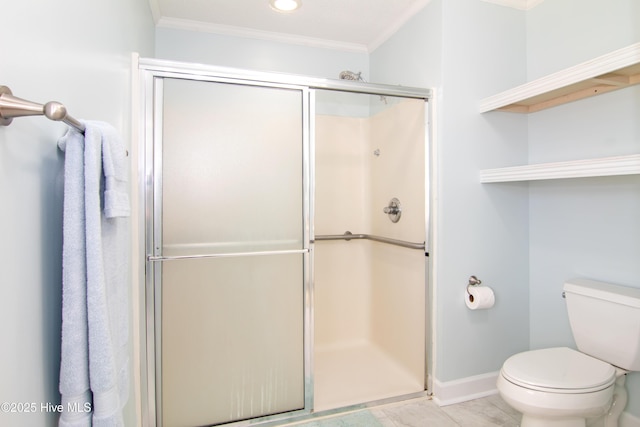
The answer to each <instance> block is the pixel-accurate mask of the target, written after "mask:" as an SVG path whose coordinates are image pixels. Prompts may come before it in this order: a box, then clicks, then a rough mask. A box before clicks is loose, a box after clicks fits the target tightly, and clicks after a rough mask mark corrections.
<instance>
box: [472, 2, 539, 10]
mask: <svg viewBox="0 0 640 427" xmlns="http://www.w3.org/2000/svg"><path fill="white" fill-rule="evenodd" d="M481 1H484V2H487V3H493V4H498V5H500V6H506V7H512V8H514V9H519V10H529V9H533V8H534V7H536V6H537V5H539V4H540V3H542V2H543V1H544V0H481Z"/></svg>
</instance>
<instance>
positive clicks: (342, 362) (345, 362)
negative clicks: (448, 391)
mask: <svg viewBox="0 0 640 427" xmlns="http://www.w3.org/2000/svg"><path fill="white" fill-rule="evenodd" d="M314 364H315V366H314V370H315V376H314V377H315V378H314V383H315V385H314V410H315V411H316V412H318V411H324V410H329V409H336V408H341V407H345V406H349V405H355V404H359V403H365V402H371V401H376V400H381V399H385V398H389V397H395V396H402V395H405V394H410V393H416V392H420V391H423V390H424V382H423V380H422V379H419V378H415V375H411V373H409V372H408V371H407V370H406V369H405V368H404V367H403V366H402V365H401V364H399V363H398V362H397V361H395V360H394V359H393V358H392V357H391V356H389V355H388V354H387V353H386V352H384V351H383V350H381V349H380V348H379V347H378V346H376V345H375V344H372V343H370V342H362V343H358V344H352V345H345V346H340V347H337V346H326V347H322V346H320V347H316V350H315V360H314Z"/></svg>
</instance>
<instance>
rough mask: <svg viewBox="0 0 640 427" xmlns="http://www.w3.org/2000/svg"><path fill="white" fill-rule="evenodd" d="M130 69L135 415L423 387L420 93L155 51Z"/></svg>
mask: <svg viewBox="0 0 640 427" xmlns="http://www.w3.org/2000/svg"><path fill="white" fill-rule="evenodd" d="M140 75H141V82H142V89H143V90H142V92H143V99H144V107H143V110H144V111H143V119H144V122H145V125H144V126H143V128H144V140H145V150H144V153H145V154H144V156H143V157H144V158H143V160H142V162H141V163H142V164H141V166H142V168H143V169H144V182H143V183H141V187H143V188H142V191H143V193H144V197H145V206H146V216H145V218H146V219H145V223H146V227H145V228H146V233H145V247H146V258H147V260H146V270H145V271H146V291H145V292H146V294H145V295H146V303H145V305H146V308H145V310H146V321H147V322H146V323H147V324H146V344H147V359H146V364H147V369H146V376H147V381H146V384H145V386H146V387H145V388H146V395H147V402H146V405H147V406H148V411H147V417H148V421H149V424H150V425H156V426H167V427H169V426H203V425H218V424H228V423H231V424H234V425H248V424H255V423H260V422H263V423H277V422H280V421H282V420H284V419H293V418H295V417H308V416H311V415H312V414H313V413H318V412H322V411H337V410H342V409H343V408H347V407H352V406H353V405H363V404H368V403H371V402H380V401H385V400H394V399H403V398H407V397H409V396H415V395H416V394H423V393H424V392H425V389H426V376H427V363H426V362H427V361H426V342H427V330H428V329H427V325H426V319H427V317H428V316H427V312H426V310H427V307H428V304H427V280H426V277H427V275H426V268H427V260H428V258H427V257H425V252H426V249H425V248H424V242H425V241H426V240H427V237H426V235H427V230H428V221H427V212H428V208H427V206H428V197H427V196H426V195H427V189H428V185H427V176H428V175H427V173H426V165H427V164H428V162H427V159H426V153H427V151H426V146H427V144H426V141H427V135H428V132H427V121H426V118H427V117H428V111H427V109H428V104H427V102H426V101H428V98H429V95H430V92H429V91H428V90H424V89H411V88H402V87H390V86H382V85H372V84H365V83H360V82H343V81H338V80H336V81H331V80H325V79H313V78H305V77H299V76H288V75H280V74H268V73H255V72H248V71H242V70H233V69H224V68H216V67H204V66H195V65H189V64H181V63H175V62H168V61H156V60H140ZM392 199H394V200H397V201H399V205H397V204H394V203H396V202H393V203H391V200H392ZM385 208H386V211H383V209H385ZM398 218H399V220H398V221H397V222H393V221H392V219H393V220H396V219H398ZM346 232H348V233H352V234H353V235H352V238H350V239H348V240H346V239H343V238H342V235H343V234H344V233H346ZM379 237H382V239H379ZM381 240H382V241H381ZM389 242H391V243H389ZM407 242H409V243H407ZM398 244H399V245H398ZM416 248H417V249H416Z"/></svg>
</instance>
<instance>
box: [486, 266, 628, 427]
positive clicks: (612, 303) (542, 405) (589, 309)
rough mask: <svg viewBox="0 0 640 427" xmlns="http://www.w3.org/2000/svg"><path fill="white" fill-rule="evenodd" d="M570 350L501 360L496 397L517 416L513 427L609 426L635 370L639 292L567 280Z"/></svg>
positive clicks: (614, 420)
mask: <svg viewBox="0 0 640 427" xmlns="http://www.w3.org/2000/svg"><path fill="white" fill-rule="evenodd" d="M564 295H565V297H566V300H567V311H568V313H569V321H570V323H571V330H572V331H573V336H574V338H575V341H576V345H577V347H578V351H576V350H573V349H570V348H567V347H559V348H547V349H542V350H533V351H526V352H524V353H519V354H516V355H514V356H511V357H510V358H509V359H507V361H506V362H504V365H503V366H502V369H501V371H500V375H499V377H498V391H499V392H500V395H501V396H502V398H503V399H504V400H505V401H506V402H507V403H508V404H509V405H511V406H512V407H513V408H514V409H516V410H518V411H520V412H522V414H523V416H522V424H521V427H584V426H585V425H586V419H587V418H595V417H600V416H604V425H605V427H617V426H618V418H619V417H620V414H621V413H622V411H623V409H624V406H625V405H626V403H627V392H626V389H625V387H624V379H625V375H626V374H627V373H628V372H630V371H640V289H636V288H629V287H624V286H618V285H612V284H610V283H604V282H596V281H594V280H588V279H573V280H570V281H567V282H566V283H565V284H564Z"/></svg>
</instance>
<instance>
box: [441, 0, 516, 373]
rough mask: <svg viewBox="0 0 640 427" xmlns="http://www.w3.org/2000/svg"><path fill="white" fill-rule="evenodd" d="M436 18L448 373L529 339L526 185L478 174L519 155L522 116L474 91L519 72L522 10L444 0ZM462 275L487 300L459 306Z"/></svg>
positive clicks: (474, 367) (494, 362)
mask: <svg viewBox="0 0 640 427" xmlns="http://www.w3.org/2000/svg"><path fill="white" fill-rule="evenodd" d="M442 19H443V26H442V27H443V38H442V53H443V55H442V63H443V69H442V76H443V84H442V90H441V93H442V101H441V102H442V109H441V110H442V111H441V131H440V133H439V137H438V141H437V144H438V152H439V156H438V165H437V167H438V170H439V171H438V177H437V179H438V180H439V188H438V190H439V197H440V199H439V212H438V213H437V219H438V228H437V230H436V231H437V233H438V237H437V239H438V241H439V244H438V247H436V248H434V252H435V254H434V255H435V257H436V258H435V260H434V261H435V265H434V269H435V273H436V277H435V287H436V301H435V310H436V314H437V317H436V322H437V323H436V327H437V330H436V333H437V337H436V339H437V343H436V355H435V356H436V357H435V360H434V362H435V363H436V366H435V368H436V369H435V377H436V379H437V380H439V381H444V382H446V381H451V380H456V379H459V378H464V377H469V376H474V375H479V374H484V373H488V372H495V371H497V370H499V369H500V366H501V365H502V363H503V361H504V360H505V359H506V358H507V357H508V356H509V355H511V354H513V353H516V352H518V351H522V350H526V349H527V348H528V346H529V335H528V332H529V331H528V325H529V323H528V322H529V316H528V292H527V289H528V239H527V237H528V197H527V193H526V187H524V188H523V186H524V185H526V184H508V185H497V186H487V185H484V184H480V182H479V176H478V174H479V170H480V169H485V168H492V167H499V166H504V165H513V164H521V163H524V162H526V159H527V145H526V144H527V141H526V119H525V118H523V117H518V116H512V115H509V116H503V115H494V114H480V113H479V112H478V103H479V101H480V100H481V99H482V98H484V97H486V96H488V95H491V94H493V93H495V92H497V91H499V90H502V89H503V88H504V86H505V85H506V86H507V87H508V86H511V85H514V84H516V83H519V82H520V81H522V80H524V78H525V72H526V68H525V65H526V63H525V44H526V43H525V42H526V39H525V28H524V25H525V13H524V12H523V11H519V10H515V9H511V8H506V7H502V6H497V5H494V4H491V3H486V2H481V1H476V0H454V1H450V0H448V1H443V17H442ZM437 243H438V242H437ZM438 249H439V250H438ZM470 275H476V276H477V277H479V278H480V279H481V280H482V281H483V284H485V285H487V286H490V287H492V288H493V290H494V292H495V295H496V303H495V306H494V307H493V308H492V309H490V310H483V311H470V310H468V309H467V308H466V306H465V304H464V296H465V286H466V284H467V282H468V278H469V276H470Z"/></svg>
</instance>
